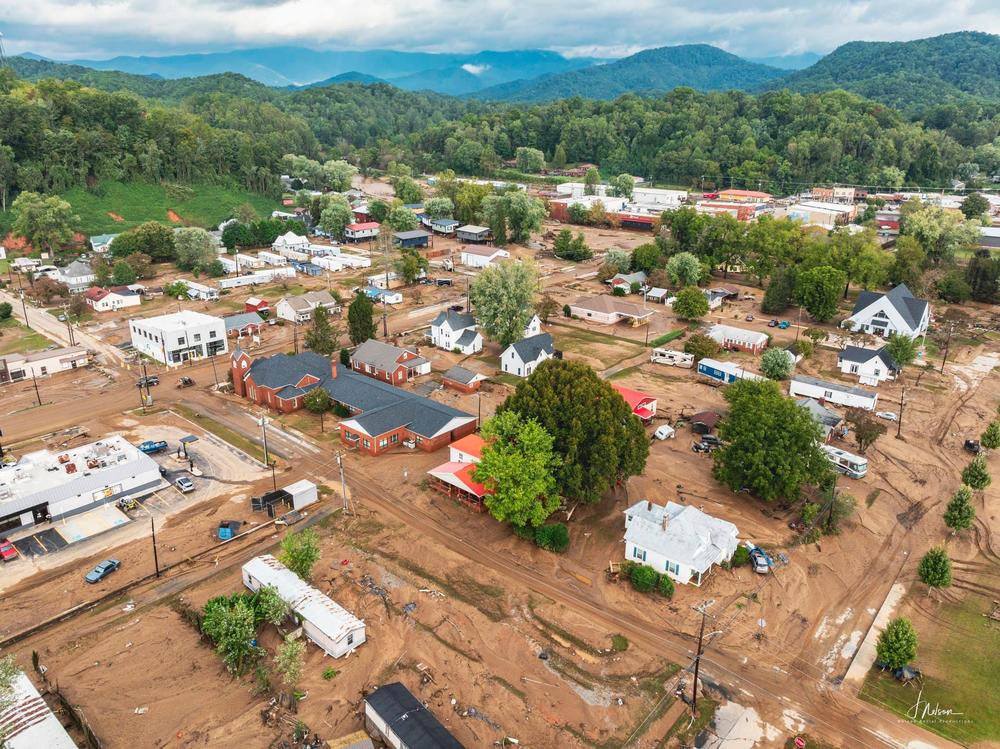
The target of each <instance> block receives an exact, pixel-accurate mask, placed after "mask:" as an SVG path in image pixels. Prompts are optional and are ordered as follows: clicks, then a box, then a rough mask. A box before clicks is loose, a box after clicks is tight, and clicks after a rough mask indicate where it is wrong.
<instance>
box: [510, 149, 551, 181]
mask: <svg viewBox="0 0 1000 749" xmlns="http://www.w3.org/2000/svg"><path fill="white" fill-rule="evenodd" d="M514 160H515V161H516V162H517V168H518V170H519V171H522V172H525V173H526V174H538V173H539V172H540V171H542V170H543V169H544V168H545V154H544V153H542V152H541V151H539V150H538V149H537V148H529V147H527V146H518V147H517V149H515V151H514Z"/></svg>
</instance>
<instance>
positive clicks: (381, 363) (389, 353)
mask: <svg viewBox="0 0 1000 749" xmlns="http://www.w3.org/2000/svg"><path fill="white" fill-rule="evenodd" d="M406 353H410V354H415V353H416V352H415V351H413V349H408V348H400V347H399V346H393V345H392V344H391V343H385V342H384V341H379V340H377V339H375V338H369V339H368V340H367V341H365V342H364V343H362V344H361V345H360V346H358V347H357V348H356V349H355V350H354V353H353V354H351V363H352V364H353V363H354V362H360V363H361V364H370V365H371V366H373V367H375V368H376V369H379V370H381V371H383V372H391V371H392V370H394V369H395V368H396V367H398V366H399V364H400V361H399V358H400V357H401V356H403V355H404V354H406ZM425 361H427V360H426V359H423V358H421V357H417V358H416V359H411V360H410V361H409V362H406V363H407V364H410V363H411V362H412V363H413V364H421V363H423V362H425Z"/></svg>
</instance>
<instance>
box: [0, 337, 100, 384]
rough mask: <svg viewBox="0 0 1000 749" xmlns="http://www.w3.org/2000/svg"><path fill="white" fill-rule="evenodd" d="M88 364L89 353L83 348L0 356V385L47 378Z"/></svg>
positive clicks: (76, 347)
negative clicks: (34, 378) (33, 378)
mask: <svg viewBox="0 0 1000 749" xmlns="http://www.w3.org/2000/svg"><path fill="white" fill-rule="evenodd" d="M88 364H90V353H89V352H88V351H87V349H85V348H84V347H83V346H70V347H69V348H56V349H50V350H48V351H36V352H35V353H32V354H5V355H4V356H0V383H4V382H17V381H18V380H29V379H31V378H32V377H47V376H48V375H54V374H58V373H59V372H65V371H67V370H70V369H77V368H78V367H86V366H87V365H88Z"/></svg>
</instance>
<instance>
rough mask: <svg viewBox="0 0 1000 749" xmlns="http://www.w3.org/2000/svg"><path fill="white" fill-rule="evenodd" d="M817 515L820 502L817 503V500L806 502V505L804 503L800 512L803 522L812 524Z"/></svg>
mask: <svg viewBox="0 0 1000 749" xmlns="http://www.w3.org/2000/svg"><path fill="white" fill-rule="evenodd" d="M817 515H819V505H818V504H816V503H815V502H806V503H805V504H804V505H802V512H801V513H800V517H801V519H802V522H803V523H805V524H806V525H812V522H813V521H814V520H815V519H816V516H817Z"/></svg>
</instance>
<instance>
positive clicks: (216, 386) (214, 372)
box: [209, 354, 219, 390]
mask: <svg viewBox="0 0 1000 749" xmlns="http://www.w3.org/2000/svg"><path fill="white" fill-rule="evenodd" d="M209 359H210V360H211V361H212V377H213V378H214V379H215V389H216V390H218V389H219V372H218V370H216V368H215V354H212V355H211V356H210V357H209Z"/></svg>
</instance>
